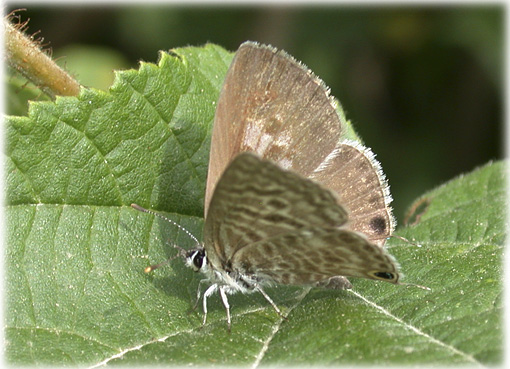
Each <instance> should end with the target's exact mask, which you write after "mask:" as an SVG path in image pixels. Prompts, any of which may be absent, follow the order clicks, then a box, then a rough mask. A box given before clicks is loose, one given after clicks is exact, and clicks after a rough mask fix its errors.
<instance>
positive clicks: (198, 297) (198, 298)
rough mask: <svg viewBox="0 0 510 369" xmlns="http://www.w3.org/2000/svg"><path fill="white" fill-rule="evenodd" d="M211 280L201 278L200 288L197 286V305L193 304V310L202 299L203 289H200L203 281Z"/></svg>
mask: <svg viewBox="0 0 510 369" xmlns="http://www.w3.org/2000/svg"><path fill="white" fill-rule="evenodd" d="M206 281H209V280H208V279H201V280H200V282H198V288H197V300H196V301H195V305H193V310H195V309H196V308H197V306H198V302H199V301H200V296H202V291H201V290H200V286H202V283H204V282H206Z"/></svg>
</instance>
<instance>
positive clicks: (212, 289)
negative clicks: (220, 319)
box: [202, 284, 218, 327]
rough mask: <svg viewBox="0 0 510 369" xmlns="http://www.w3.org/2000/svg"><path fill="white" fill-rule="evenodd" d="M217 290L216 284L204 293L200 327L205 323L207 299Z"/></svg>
mask: <svg viewBox="0 0 510 369" xmlns="http://www.w3.org/2000/svg"><path fill="white" fill-rule="evenodd" d="M217 289H218V285H217V284H213V285H211V286H210V287H209V288H208V289H207V290H205V292H204V298H203V300H202V301H203V303H204V305H203V307H204V321H203V322H202V327H203V326H205V322H206V320H207V298H208V297H209V296H211V295H212V294H213V293H214V292H216V290H217Z"/></svg>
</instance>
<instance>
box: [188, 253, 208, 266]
mask: <svg viewBox="0 0 510 369" xmlns="http://www.w3.org/2000/svg"><path fill="white" fill-rule="evenodd" d="M191 258H192V260H193V265H194V266H195V267H196V268H197V270H200V269H202V266H203V265H204V262H205V251H204V250H198V251H196V252H195V253H194V255H193V256H192V257H191Z"/></svg>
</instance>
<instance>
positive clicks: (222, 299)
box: [220, 286, 231, 332]
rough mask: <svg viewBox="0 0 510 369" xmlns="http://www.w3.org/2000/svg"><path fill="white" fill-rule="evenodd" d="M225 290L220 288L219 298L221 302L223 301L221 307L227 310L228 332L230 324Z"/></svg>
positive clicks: (223, 287) (222, 287)
mask: <svg viewBox="0 0 510 369" xmlns="http://www.w3.org/2000/svg"><path fill="white" fill-rule="evenodd" d="M225 288H227V286H221V287H220V296H221V301H223V306H225V309H226V310H227V325H228V331H229V332H230V323H231V319H230V305H229V303H228V298H227V294H226V292H225Z"/></svg>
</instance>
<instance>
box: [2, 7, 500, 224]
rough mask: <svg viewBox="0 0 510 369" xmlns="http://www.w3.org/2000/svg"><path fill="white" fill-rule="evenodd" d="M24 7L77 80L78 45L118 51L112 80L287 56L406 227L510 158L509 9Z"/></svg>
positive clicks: (33, 25)
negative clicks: (378, 171)
mask: <svg viewBox="0 0 510 369" xmlns="http://www.w3.org/2000/svg"><path fill="white" fill-rule="evenodd" d="M22 7H26V8H27V10H26V11H24V12H21V13H20V14H21V16H22V19H26V18H30V23H29V32H28V33H33V32H35V31H39V30H40V34H39V36H42V37H44V42H45V43H49V47H51V49H52V50H53V53H54V55H61V54H63V55H67V56H68V57H69V64H67V67H68V69H70V70H71V72H74V70H73V66H72V63H71V62H70V60H71V56H70V54H71V53H72V51H71V49H70V48H69V46H71V45H74V46H79V47H83V46H87V47H90V46H101V47H104V48H107V49H99V50H100V53H102V54H106V52H107V51H111V52H113V54H114V55H116V56H117V61H118V62H117V64H115V65H114V66H111V67H108V68H109V69H108V71H111V70H112V69H113V68H122V69H124V68H137V67H138V61H140V60H144V61H149V62H157V60H158V51H159V50H168V49H170V48H174V47H182V46H187V45H193V46H198V45H203V44H204V43H206V42H212V43H216V44H218V45H221V46H223V47H224V48H226V49H228V50H231V51H235V50H236V49H237V47H238V46H239V44H241V43H242V42H243V41H245V40H254V41H259V42H262V43H269V44H272V45H273V46H275V47H277V48H279V49H284V50H286V51H287V52H289V53H290V54H291V55H293V56H294V57H296V58H297V59H298V60H301V61H302V62H303V63H305V64H306V65H307V66H308V67H309V68H310V69H312V70H313V71H314V72H315V74H317V75H318V76H319V77H321V78H322V79H323V80H324V81H325V82H326V84H327V85H328V86H329V87H330V88H331V90H332V94H333V95H334V96H335V97H336V98H338V99H339V100H340V102H341V104H342V106H343V107H344V109H345V111H346V114H347V118H348V119H350V120H351V121H352V122H353V124H354V127H355V129H356V131H357V132H358V133H359V135H360V136H361V137H362V139H363V140H364V141H365V143H366V145H367V146H369V147H371V148H372V149H373V151H374V152H375V153H376V154H377V157H378V159H379V161H380V162H381V163H382V165H383V168H384V171H385V173H386V175H387V177H388V179H389V182H390V185H391V190H392V194H393V197H394V203H393V205H394V207H395V215H396V217H397V219H398V221H399V223H402V219H403V215H404V212H405V210H406V208H407V207H408V206H409V205H410V204H411V202H412V201H413V200H414V199H415V198H416V197H418V196H420V195H421V194H422V193H423V192H424V191H426V190H429V189H432V188H433V187H435V186H437V185H440V184H441V183H443V182H444V181H447V180H449V179H451V178H453V177H454V176H457V175H459V174H461V173H463V172H468V171H471V170H472V169H474V168H475V167H476V166H480V165H482V164H484V163H486V162H488V161H489V160H494V159H500V158H502V157H503V156H504V150H503V146H504V141H503V140H504V139H503V137H504V114H503V93H504V60H503V57H504V22H505V16H504V12H505V8H504V5H503V4H501V5H487V6H481V5H458V6H453V5H449V6H446V5H442V6H438V5H435V6H421V7H419V6H414V5H413V6H411V5H409V6H405V5H398V6H396V5H392V6H378V7H375V6H367V5H364V6H352V5H351V6H347V5H343V4H329V5H320V6H311V4H309V5H306V6H298V5H289V6H282V5H280V6H275V5H264V6H250V7H249V6H240V5H232V6H228V7H225V6H208V7H206V6H202V5H193V6H187V7H186V6H183V5H177V4H171V3H169V4H157V5H144V6H142V5H138V6H136V5H122V6H108V7H97V5H96V6H85V4H82V5H81V6H67V7H65V6H62V5H56V4H55V5H45V6H44V7H41V6H36V4H29V5H28V7H27V6H26V5H23V3H10V4H9V6H8V7H7V12H10V11H11V10H13V9H18V8H22ZM108 49H110V50H108ZM82 59H83V58H82ZM85 59H86V58H85ZM64 60H65V59H64ZM87 62H89V63H93V62H92V61H91V59H90V60H87ZM108 74H109V76H108V78H111V73H110V72H108ZM78 79H79V80H80V81H82V82H83V83H85V84H87V83H86V82H84V81H83V80H82V79H80V75H79V73H78ZM108 83H110V82H109V80H108ZM89 86H93V87H94V85H90V84H89ZM95 87H98V86H95ZM100 88H104V87H100Z"/></svg>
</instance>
